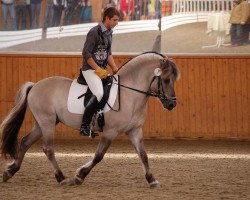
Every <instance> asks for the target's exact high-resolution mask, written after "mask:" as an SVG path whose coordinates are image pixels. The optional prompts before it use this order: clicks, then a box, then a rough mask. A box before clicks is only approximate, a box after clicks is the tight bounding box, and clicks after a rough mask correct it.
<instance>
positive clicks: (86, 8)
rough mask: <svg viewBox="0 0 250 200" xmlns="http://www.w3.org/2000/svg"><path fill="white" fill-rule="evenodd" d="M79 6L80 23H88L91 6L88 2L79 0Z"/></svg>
mask: <svg viewBox="0 0 250 200" xmlns="http://www.w3.org/2000/svg"><path fill="white" fill-rule="evenodd" d="M79 6H80V9H81V11H80V16H79V19H80V23H86V22H90V21H91V19H92V6H91V3H90V1H89V0H81V1H80V2H79Z"/></svg>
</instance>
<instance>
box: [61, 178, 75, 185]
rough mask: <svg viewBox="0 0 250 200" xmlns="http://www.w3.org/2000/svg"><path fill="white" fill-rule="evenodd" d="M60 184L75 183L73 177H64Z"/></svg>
mask: <svg viewBox="0 0 250 200" xmlns="http://www.w3.org/2000/svg"><path fill="white" fill-rule="evenodd" d="M60 185H68V186H71V185H75V181H74V180H73V179H64V180H63V181H61V182H60Z"/></svg>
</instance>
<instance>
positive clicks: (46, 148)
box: [41, 123, 65, 183]
mask: <svg viewBox="0 0 250 200" xmlns="http://www.w3.org/2000/svg"><path fill="white" fill-rule="evenodd" d="M41 128H42V133H43V152H44V153H45V155H46V156H47V158H48V159H49V161H50V162H51V164H52V167H53V170H54V174H55V178H56V180H57V182H58V183H61V182H62V181H63V180H64V179H65V177H64V175H63V173H62V171H61V169H60V168H59V165H58V164H57V161H56V158H55V152H54V131H55V124H54V123H52V124H50V125H48V124H47V123H46V125H41Z"/></svg>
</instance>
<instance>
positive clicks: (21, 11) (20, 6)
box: [15, 0, 26, 30]
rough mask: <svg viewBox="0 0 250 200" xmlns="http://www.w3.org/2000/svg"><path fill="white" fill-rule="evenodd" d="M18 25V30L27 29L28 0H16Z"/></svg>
mask: <svg viewBox="0 0 250 200" xmlns="http://www.w3.org/2000/svg"><path fill="white" fill-rule="evenodd" d="M15 8H16V27H17V29H18V30H24V29H26V0H16V5H15Z"/></svg>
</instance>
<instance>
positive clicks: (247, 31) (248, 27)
mask: <svg viewBox="0 0 250 200" xmlns="http://www.w3.org/2000/svg"><path fill="white" fill-rule="evenodd" d="M247 3H248V8H249V15H248V22H249V23H248V24H247V27H246V36H245V37H246V38H245V40H246V41H247V43H249V42H250V41H249V33H250V0H247Z"/></svg>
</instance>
